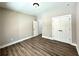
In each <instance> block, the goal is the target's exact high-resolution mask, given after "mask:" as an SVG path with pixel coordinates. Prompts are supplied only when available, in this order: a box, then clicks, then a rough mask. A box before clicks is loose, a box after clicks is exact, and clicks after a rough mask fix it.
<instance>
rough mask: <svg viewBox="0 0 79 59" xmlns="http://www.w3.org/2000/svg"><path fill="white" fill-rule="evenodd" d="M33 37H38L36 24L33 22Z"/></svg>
mask: <svg viewBox="0 0 79 59" xmlns="http://www.w3.org/2000/svg"><path fill="white" fill-rule="evenodd" d="M33 35H34V36H37V35H38V22H37V21H33Z"/></svg>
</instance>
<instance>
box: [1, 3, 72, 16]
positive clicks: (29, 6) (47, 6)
mask: <svg viewBox="0 0 79 59" xmlns="http://www.w3.org/2000/svg"><path fill="white" fill-rule="evenodd" d="M68 4H69V5H70V4H72V3H70V2H40V3H39V5H40V6H39V7H38V8H35V7H34V6H33V3H32V2H0V7H4V8H8V9H11V10H14V11H19V12H23V13H26V14H29V15H34V16H38V15H39V14H42V13H44V12H46V11H48V10H55V9H56V8H59V7H64V6H67V5H68Z"/></svg>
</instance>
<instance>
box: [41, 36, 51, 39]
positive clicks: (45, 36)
mask: <svg viewBox="0 0 79 59" xmlns="http://www.w3.org/2000/svg"><path fill="white" fill-rule="evenodd" d="M42 37H43V38H47V39H52V37H47V36H42Z"/></svg>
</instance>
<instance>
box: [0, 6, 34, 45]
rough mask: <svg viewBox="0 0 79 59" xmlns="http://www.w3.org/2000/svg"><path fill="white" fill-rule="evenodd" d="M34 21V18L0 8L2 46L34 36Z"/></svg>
mask: <svg viewBox="0 0 79 59" xmlns="http://www.w3.org/2000/svg"><path fill="white" fill-rule="evenodd" d="M33 20H35V17H34V16H30V15H26V14H22V13H18V12H14V11H10V10H8V9H4V8H0V32H1V33H0V36H1V37H0V45H5V44H7V43H11V42H14V41H17V40H20V39H23V38H26V37H29V36H32V34H33V31H32V29H33V28H32V21H33ZM1 29H2V30H1Z"/></svg>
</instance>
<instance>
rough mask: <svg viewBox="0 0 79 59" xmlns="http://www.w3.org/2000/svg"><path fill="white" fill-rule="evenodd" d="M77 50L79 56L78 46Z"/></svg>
mask: <svg viewBox="0 0 79 59" xmlns="http://www.w3.org/2000/svg"><path fill="white" fill-rule="evenodd" d="M76 49H77V52H78V55H79V48H78V46H76Z"/></svg>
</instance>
